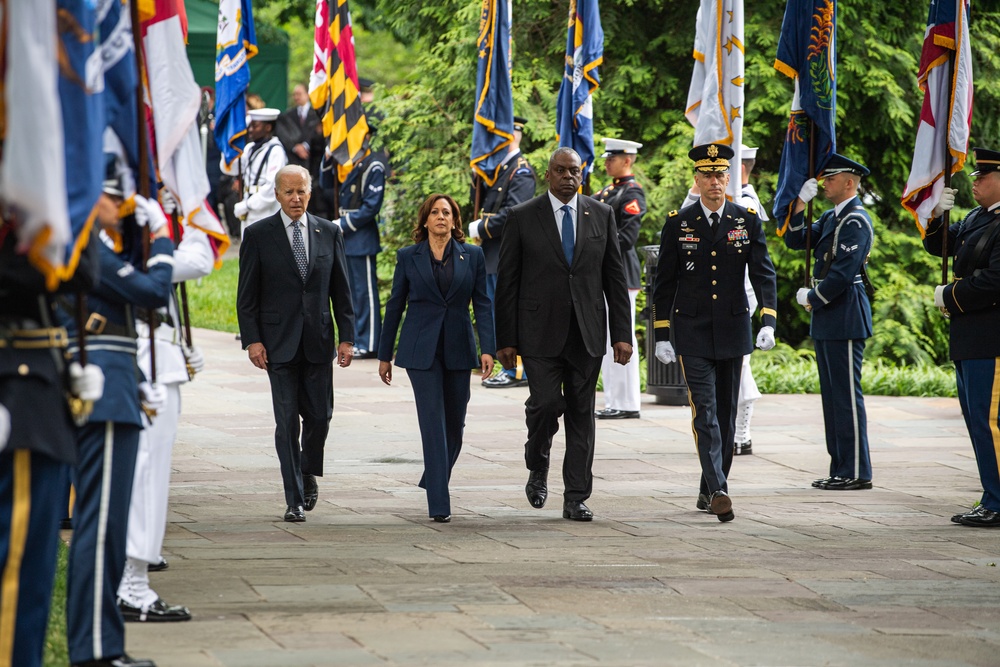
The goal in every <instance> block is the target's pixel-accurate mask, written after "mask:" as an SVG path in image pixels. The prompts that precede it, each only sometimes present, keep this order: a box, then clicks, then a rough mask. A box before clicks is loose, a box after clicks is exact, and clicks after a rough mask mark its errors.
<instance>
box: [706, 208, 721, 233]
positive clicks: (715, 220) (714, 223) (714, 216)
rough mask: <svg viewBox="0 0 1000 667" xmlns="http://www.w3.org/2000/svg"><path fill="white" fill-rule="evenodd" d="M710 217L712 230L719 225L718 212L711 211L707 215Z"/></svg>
mask: <svg viewBox="0 0 1000 667" xmlns="http://www.w3.org/2000/svg"><path fill="white" fill-rule="evenodd" d="M708 217H710V218H711V219H712V231H715V229H716V227H718V225H719V214H718V213H716V212H715V211H712V215H710V216H708Z"/></svg>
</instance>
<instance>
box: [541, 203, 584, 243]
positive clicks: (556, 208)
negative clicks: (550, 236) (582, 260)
mask: <svg viewBox="0 0 1000 667" xmlns="http://www.w3.org/2000/svg"><path fill="white" fill-rule="evenodd" d="M547 192H548V195H549V203H551V204H552V214H553V215H554V216H555V218H556V231H557V232H559V238H562V226H563V216H564V213H563V212H562V211H560V210H559V209H561V208H562V207H563V206H569V210H570V212H571V213H570V220H569V223H570V224H571V225H573V245H574V246H575V245H576V239H577V237H578V236H579V235H578V234H577V224H576V216H577V212H576V204H577V198H578V197H579V195H573V198H572V199H570V200H569V201H568V202H566V203H565V204H563V203H562V202H561V201H559V200H558V199H556V196H555V195H554V194H552V191H551V190H548V191H547Z"/></svg>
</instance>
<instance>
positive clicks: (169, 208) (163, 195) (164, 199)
mask: <svg viewBox="0 0 1000 667" xmlns="http://www.w3.org/2000/svg"><path fill="white" fill-rule="evenodd" d="M160 205H161V206H163V212H164V213H166V214H167V215H171V214H172V213H173V212H174V211H178V212H180V210H181V209H180V207H179V206H177V200H176V199H174V196H173V195H172V194H170V190H167V189H166V188H163V189H162V190H160Z"/></svg>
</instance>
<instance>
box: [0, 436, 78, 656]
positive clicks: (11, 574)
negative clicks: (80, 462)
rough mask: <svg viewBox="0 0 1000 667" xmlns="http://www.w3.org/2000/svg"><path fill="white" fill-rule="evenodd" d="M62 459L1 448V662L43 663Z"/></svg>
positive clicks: (62, 510)
mask: <svg viewBox="0 0 1000 667" xmlns="http://www.w3.org/2000/svg"><path fill="white" fill-rule="evenodd" d="M66 467H67V466H66V465H65V464H63V463H58V462H56V461H55V460H54V459H50V458H49V457H47V456H45V455H43V454H37V453H34V452H31V451H29V450H27V449H16V450H8V451H5V452H3V453H2V454H0V667H38V666H39V665H41V664H42V649H43V647H44V644H45V628H46V625H47V624H48V622H49V604H50V602H51V599H52V581H53V578H54V577H55V571H56V553H57V547H58V544H59V520H60V519H61V518H62V516H63V515H64V514H65V513H66V507H65V505H64V504H63V503H62V500H61V497H60V494H58V493H53V490H54V489H58V488H59V487H60V484H62V483H63V482H64V480H65V469H66Z"/></svg>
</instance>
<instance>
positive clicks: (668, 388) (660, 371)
mask: <svg viewBox="0 0 1000 667" xmlns="http://www.w3.org/2000/svg"><path fill="white" fill-rule="evenodd" d="M642 250H643V252H644V253H645V257H646V259H645V263H644V269H643V276H644V278H643V279H644V282H645V288H644V289H645V290H646V393H647V394H652V395H653V396H655V397H656V404H657V405H688V392H687V384H685V382H684V374H683V373H681V365H680V364H678V363H677V362H674V363H672V364H664V363H661V362H660V360H659V359H657V358H656V354H655V350H656V336H655V335H654V334H653V282H654V281H655V280H656V260H657V259H658V257H659V254H660V246H655V245H647V246H643V248H642ZM672 341H673V332H671V342H672Z"/></svg>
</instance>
